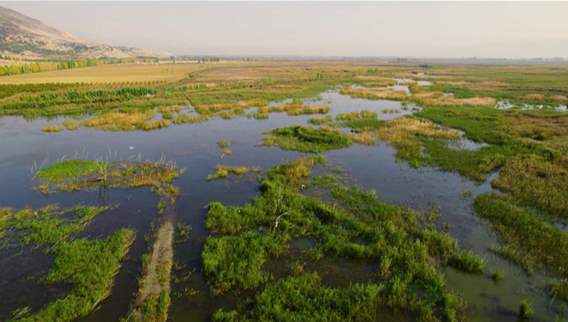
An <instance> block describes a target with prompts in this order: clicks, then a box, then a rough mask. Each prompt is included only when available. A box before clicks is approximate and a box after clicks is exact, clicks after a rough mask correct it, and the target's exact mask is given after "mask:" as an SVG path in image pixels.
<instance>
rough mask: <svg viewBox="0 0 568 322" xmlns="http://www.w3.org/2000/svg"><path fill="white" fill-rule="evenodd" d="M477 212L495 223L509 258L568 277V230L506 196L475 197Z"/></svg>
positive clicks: (527, 268) (488, 195) (531, 267)
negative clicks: (549, 221) (518, 204)
mask: <svg viewBox="0 0 568 322" xmlns="http://www.w3.org/2000/svg"><path fill="white" fill-rule="evenodd" d="M475 211H476V213H477V214H478V215H479V216H481V217H483V218H486V219H488V220H489V221H490V222H491V224H492V225H493V228H494V229H495V230H496V231H497V233H498V235H499V237H500V239H501V241H502V242H503V243H504V244H505V245H506V248H505V251H504V252H502V253H504V254H505V255H506V257H507V258H508V259H510V260H513V261H515V262H517V263H519V264H520V265H521V266H523V267H525V270H527V271H529V272H530V271H532V270H533V269H534V268H537V267H538V268H543V269H544V270H545V271H547V272H549V273H551V274H554V275H557V276H560V277H562V278H566V277H567V276H568V233H566V232H564V231H562V230H560V229H558V228H556V227H555V226H553V225H552V224H549V223H547V222H545V221H543V220H541V219H540V218H539V214H537V213H535V212H534V211H532V210H530V209H528V208H522V207H519V206H517V205H515V204H514V203H513V202H512V200H511V199H510V198H508V197H506V196H499V195H496V194H486V195H481V196H479V197H477V199H476V200H475Z"/></svg>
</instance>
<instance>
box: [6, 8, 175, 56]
mask: <svg viewBox="0 0 568 322" xmlns="http://www.w3.org/2000/svg"><path fill="white" fill-rule="evenodd" d="M0 53H1V54H4V55H18V56H24V57H29V58H103V57H107V58H127V57H139V56H146V57H147V56H153V57H163V56H169V54H168V53H165V52H153V51H151V50H145V49H138V48H129V47H116V46H109V45H105V44H98V43H94V42H90V41H87V40H84V39H80V38H78V37H75V36H73V35H71V34H69V33H66V32H62V31H59V30H57V29H55V28H52V27H49V26H47V25H46V24H44V23H43V22H41V21H39V20H36V19H33V18H30V17H27V16H24V15H22V14H21V13H19V12H17V11H14V10H11V9H8V8H4V7H0Z"/></svg>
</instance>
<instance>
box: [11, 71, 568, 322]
mask: <svg viewBox="0 0 568 322" xmlns="http://www.w3.org/2000/svg"><path fill="white" fill-rule="evenodd" d="M0 93H1V95H0V138H1V140H0V151H2V152H1V153H0V179H1V180H0V191H1V193H0V247H1V251H0V276H1V277H0V286H1V287H0V321H300V320H301V321H379V320H381V321H384V320H386V321H416V320H418V321H518V320H530V321H565V320H567V319H568V282H567V280H568V262H567V259H568V253H567V252H568V226H567V225H568V114H567V112H566V111H565V110H564V109H562V108H560V107H561V106H563V105H565V104H567V102H568V101H567V100H566V96H567V95H568V67H566V66H565V65H558V66H549V65H539V66H469V65H457V66H456V65H447V66H443V65H433V66H428V65H427V66H418V65H411V64H401V65H397V64H380V63H374V62H368V63H367V62H344V61H337V62H335V61H322V62H319V61H252V62H247V61H220V62H203V63H199V64H197V63H176V64H173V63H162V64H150V63H142V64H129V63H125V64H115V65H110V64H94V66H87V67H81V68H80V69H69V70H57V71H49V72H38V73H29V74H25V75H6V76H0ZM448 94H451V95H448ZM503 102H507V108H502V106H503V104H504V103H503ZM527 106H538V108H527Z"/></svg>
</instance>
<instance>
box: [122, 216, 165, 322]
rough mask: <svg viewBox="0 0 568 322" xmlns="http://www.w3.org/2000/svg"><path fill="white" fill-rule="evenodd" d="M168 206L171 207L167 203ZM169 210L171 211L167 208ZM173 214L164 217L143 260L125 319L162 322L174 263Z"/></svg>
mask: <svg viewBox="0 0 568 322" xmlns="http://www.w3.org/2000/svg"><path fill="white" fill-rule="evenodd" d="M167 208H173V207H172V205H170V206H169V207H167ZM168 213H170V214H171V212H168ZM173 221H174V220H173V216H171V215H170V216H164V221H163V223H162V225H161V226H160V228H159V229H158V231H157V232H156V235H155V240H154V245H153V246H152V251H151V253H150V254H149V258H148V259H147V260H145V263H144V271H143V275H142V277H141V278H140V281H139V288H138V294H137V296H136V300H135V301H134V305H133V307H132V309H131V311H130V313H129V315H128V318H127V321H144V322H147V321H154V322H164V321H166V320H167V318H168V308H169V305H170V274H171V270H172V264H173V256H174V250H173V242H174V224H173Z"/></svg>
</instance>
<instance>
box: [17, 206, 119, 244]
mask: <svg viewBox="0 0 568 322" xmlns="http://www.w3.org/2000/svg"><path fill="white" fill-rule="evenodd" d="M108 209H109V208H108V207H88V206H76V207H73V208H69V209H63V210H60V209H58V208H57V207H54V206H48V207H45V208H42V209H39V210H33V209H30V208H27V209H24V210H20V211H18V212H16V213H15V214H14V215H13V218H12V220H11V225H13V227H14V228H15V229H17V230H18V231H19V233H20V234H22V235H23V236H22V237H21V238H22V241H24V242H25V243H32V244H35V245H39V244H57V243H59V242H64V241H66V240H68V239H69V238H70V237H71V236H73V235H76V234H77V233H79V232H80V231H82V230H83V229H84V228H85V227H86V226H87V225H88V224H89V223H90V222H91V221H92V220H93V219H94V218H95V217H96V216H98V215H99V214H101V213H103V212H104V211H106V210H108ZM62 217H65V219H62Z"/></svg>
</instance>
